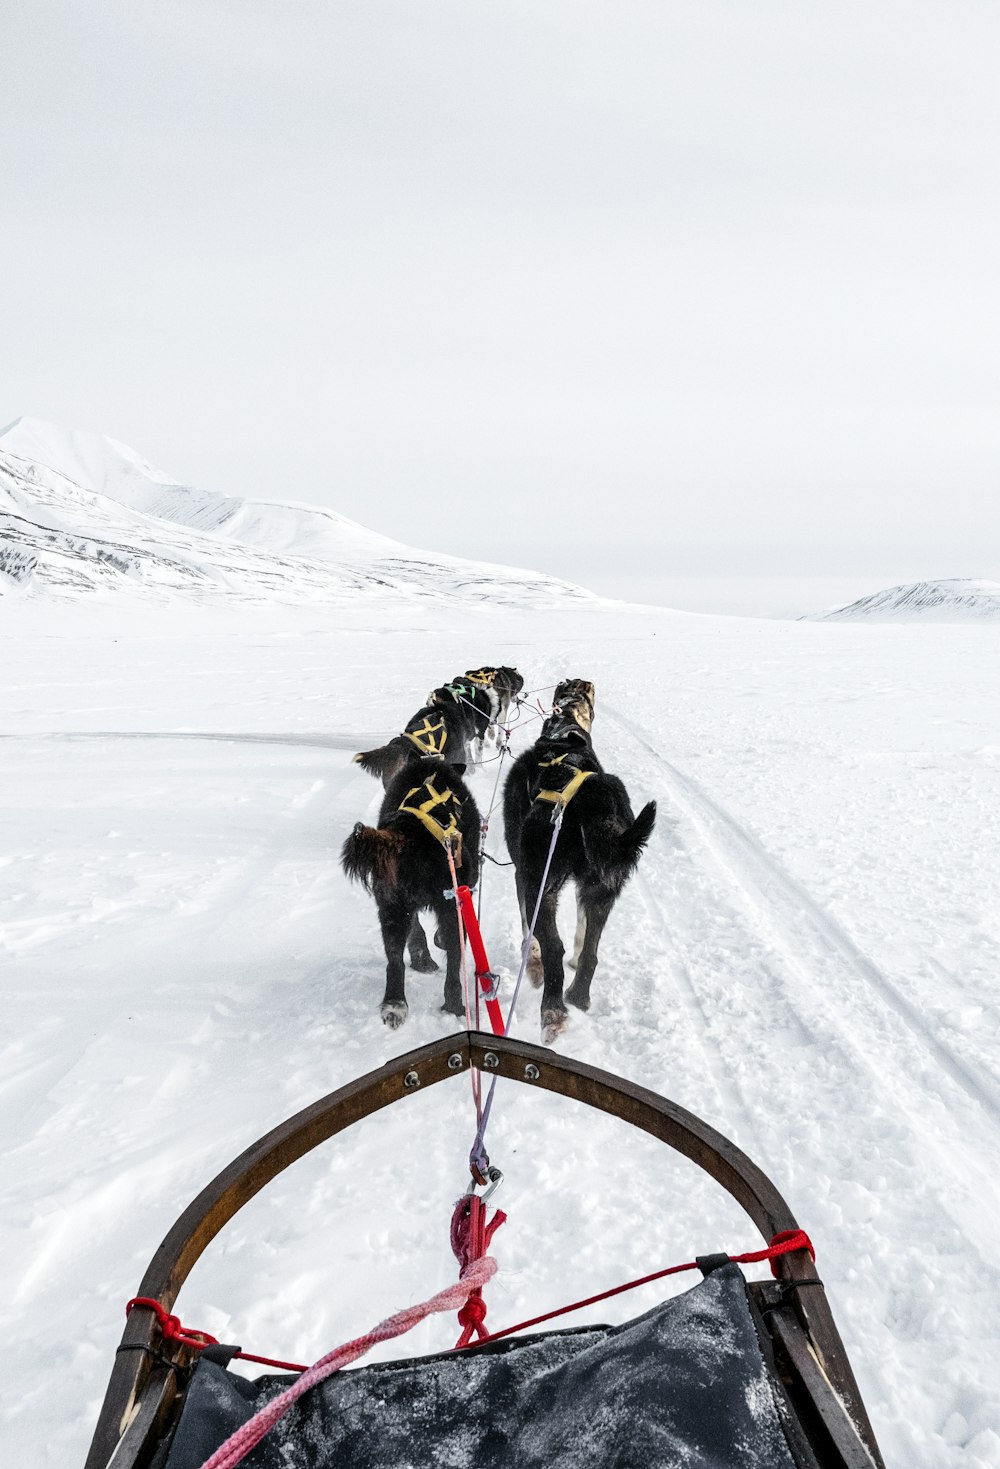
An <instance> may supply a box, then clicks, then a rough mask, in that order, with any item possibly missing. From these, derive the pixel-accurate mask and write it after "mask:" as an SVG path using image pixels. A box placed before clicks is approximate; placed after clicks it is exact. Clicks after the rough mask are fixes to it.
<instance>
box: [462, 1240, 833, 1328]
mask: <svg viewBox="0 0 1000 1469" xmlns="http://www.w3.org/2000/svg"><path fill="white" fill-rule="evenodd" d="M795 1250H808V1251H809V1254H810V1255H811V1256H812V1258H813V1260H815V1259H816V1252H815V1250H814V1249H813V1247H812V1242H811V1240H810V1239H809V1236H808V1235H807V1234H806V1232H805V1230H804V1229H785V1230H782V1231H781V1233H780V1234H776V1235H774V1236H772V1239H771V1243H770V1244H769V1245H768V1246H767V1248H766V1249H763V1250H750V1251H748V1253H747V1254H745V1255H730V1257H729V1258H730V1260H731V1261H732V1263H733V1264H734V1265H755V1264H757V1262H758V1261H760V1260H770V1261H771V1262H772V1263H771V1274H772V1275H773V1276H774V1277H775V1278H776V1279H777V1275H778V1272H777V1270H776V1269H775V1268H774V1263H773V1262H774V1261H775V1260H777V1259H778V1258H779V1257H780V1256H781V1255H790V1254H792V1253H793V1252H794V1251H795ZM698 1268H699V1267H698V1262H697V1260H691V1261H690V1262H688V1263H687V1264H685V1265H670V1266H669V1267H668V1268H667V1269H666V1270H655V1271H654V1272H653V1274H652V1275H643V1276H640V1278H639V1279H638V1280H630V1281H628V1283H627V1284H626V1285H615V1286H612V1288H611V1289H610V1290H602V1291H598V1293H597V1295H596V1296H587V1298H586V1299H585V1300H582V1301H574V1302H573V1303H572V1305H569V1306H558V1307H557V1308H556V1309H555V1310H554V1311H545V1312H543V1314H542V1315H541V1316H532V1317H531V1318H530V1320H528V1321H519V1322H518V1323H517V1325H516V1326H505V1327H504V1329H503V1330H502V1331H493V1332H483V1333H482V1337H483V1340H486V1341H498V1340H499V1339H500V1337H502V1336H513V1334H514V1332H515V1331H526V1330H527V1328H528V1327H529V1326H539V1325H541V1323H542V1322H543V1321H552V1320H553V1319H554V1318H555V1317H556V1316H568V1315H569V1313H570V1311H580V1310H582V1309H583V1307H584V1306H593V1305H596V1303H597V1302H598V1301H606V1300H609V1299H610V1297H611V1296H620V1295H623V1294H624V1292H625V1291H628V1290H635V1289H636V1288H637V1287H638V1286H640V1285H649V1284H650V1282H651V1281H654V1280H663V1279H664V1277H665V1276H667V1275H680V1274H681V1273H682V1272H683V1271H685V1270H697V1269H698ZM466 1345H468V1343H466V1342H463V1341H459V1343H458V1346H457V1347H456V1348H455V1350H456V1351H457V1350H459V1348H461V1347H465V1346H466Z"/></svg>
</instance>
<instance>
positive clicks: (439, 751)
mask: <svg viewBox="0 0 1000 1469" xmlns="http://www.w3.org/2000/svg"><path fill="white" fill-rule="evenodd" d="M403 734H404V736H405V738H406V739H408V740H409V741H410V742H411V744H414V745H416V747H417V749H418V750H419V751H420V753H421V755H429V756H431V757H434V756H438V757H440V756H443V755H444V747H445V745H446V744H447V742H448V731H447V729H446V728H445V724H444V720H443V719H439V720H438V722H437V724H432V723H431V721H430V717H428V718H427V719H425V720H424V722H423V724H422V725H421V726H420V728H419V729H404V730H403ZM438 736H440V738H437V737H438Z"/></svg>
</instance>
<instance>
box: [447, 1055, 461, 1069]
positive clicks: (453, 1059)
mask: <svg viewBox="0 0 1000 1469" xmlns="http://www.w3.org/2000/svg"><path fill="white" fill-rule="evenodd" d="M461 1065H462V1057H461V1056H460V1055H459V1053H458V1051H454V1052H453V1053H452V1054H451V1055H450V1056H449V1057H448V1070H449V1071H458V1070H459V1069H460V1068H461Z"/></svg>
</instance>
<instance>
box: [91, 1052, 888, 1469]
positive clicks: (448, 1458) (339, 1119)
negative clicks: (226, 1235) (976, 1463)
mask: <svg viewBox="0 0 1000 1469" xmlns="http://www.w3.org/2000/svg"><path fill="white" fill-rule="evenodd" d="M470 1071H471V1072H472V1073H473V1074H475V1073H480V1074H481V1075H482V1076H483V1077H487V1078H490V1077H500V1078H503V1079H504V1080H505V1081H509V1082H517V1083H519V1084H522V1085H527V1086H529V1087H535V1088H542V1089H543V1090H547V1091H551V1092H555V1093H558V1094H560V1095H562V1096H564V1097H568V1098H572V1099H574V1100H576V1101H578V1102H582V1103H584V1104H586V1105H588V1106H590V1107H594V1108H596V1109H597V1110H599V1111H602V1112H606V1113H609V1114H610V1115H612V1116H614V1117H616V1118H618V1119H620V1120H621V1121H622V1122H624V1123H627V1124H630V1125H631V1126H634V1127H638V1128H640V1129H642V1130H643V1131H645V1132H647V1133H649V1134H651V1135H652V1136H653V1137H655V1138H657V1139H659V1141H661V1142H663V1143H665V1144H667V1145H668V1146H669V1147H671V1148H673V1149H675V1150H676V1151H678V1152H679V1153H681V1154H683V1155H684V1156H685V1157H686V1158H688V1159H690V1160H692V1161H693V1162H694V1163H696V1164H697V1165H698V1166H699V1167H700V1168H702V1169H703V1170H704V1171H705V1172H706V1173H708V1174H709V1175H710V1176H711V1177H712V1178H713V1179H714V1180H715V1181H716V1182H717V1183H718V1184H719V1185H721V1187H723V1188H724V1189H726V1190H727V1191H728V1192H729V1193H730V1194H731V1195H732V1196H733V1198H734V1199H735V1200H736V1201H737V1202H738V1203H739V1204H740V1205H741V1206H742V1208H743V1209H744V1211H745V1212H746V1214H747V1215H748V1216H749V1218H750V1220H751V1221H752V1222H753V1224H754V1225H755V1227H756V1228H757V1230H759V1232H760V1233H761V1235H762V1236H763V1237H764V1240H765V1241H767V1242H769V1243H768V1244H767V1245H766V1247H765V1248H764V1249H763V1250H759V1251H756V1252H752V1253H751V1254H750V1255H749V1256H737V1257H735V1258H734V1259H730V1257H728V1256H725V1255H709V1256H703V1257H699V1258H698V1260H697V1261H696V1262H693V1265H691V1266H682V1267H676V1268H678V1269H687V1268H695V1267H697V1269H699V1270H700V1273H701V1279H700V1280H699V1282H698V1283H697V1284H696V1285H694V1286H693V1288H692V1289H691V1290H689V1291H687V1292H686V1293H685V1294H683V1295H680V1296H673V1297H671V1298H669V1299H667V1300H665V1301H664V1302H663V1303H662V1304H661V1305H659V1306H656V1307H654V1308H653V1309H652V1310H650V1311H647V1312H645V1313H644V1314H643V1315H641V1316H639V1317H638V1318H637V1319H636V1320H633V1321H631V1322H628V1323H626V1324H625V1325H623V1326H615V1327H595V1326H586V1327H583V1328H577V1329H572V1328H571V1329H568V1330H567V1329H565V1328H562V1329H548V1330H543V1331H540V1332H532V1333H530V1334H527V1335H523V1334H515V1335H511V1334H509V1333H508V1332H506V1331H504V1332H497V1333H495V1334H494V1335H493V1336H487V1337H486V1339H485V1340H484V1341H481V1342H480V1343H478V1344H476V1345H472V1346H468V1347H464V1348H463V1349H453V1350H452V1351H450V1352H444V1353H441V1354H439V1355H437V1356H430V1357H423V1358H417V1359H403V1360H396V1361H394V1362H378V1363H375V1364H372V1365H368V1366H361V1367H357V1368H354V1370H352V1371H335V1372H334V1373H333V1374H332V1375H330V1376H327V1377H326V1379H325V1381H322V1382H319V1383H317V1385H316V1386H311V1387H310V1388H309V1390H308V1391H307V1392H305V1393H304V1394H303V1395H302V1397H301V1400H300V1401H298V1402H296V1404H295V1406H294V1407H293V1408H292V1409H291V1411H289V1412H288V1413H287V1414H286V1416H285V1417H283V1418H282V1419H281V1421H280V1422H278V1423H277V1424H276V1426H275V1427H274V1428H273V1430H272V1432H271V1433H269V1434H267V1435H266V1436H262V1437H260V1436H259V1437H258V1438H257V1439H255V1440H253V1444H254V1445H255V1446H251V1448H250V1450H249V1452H247V1453H246V1457H233V1456H232V1454H231V1453H229V1451H228V1450H225V1451H224V1450H223V1449H220V1445H223V1444H229V1443H232V1442H233V1437H232V1436H233V1435H236V1436H237V1438H238V1436H239V1434H240V1433H244V1434H246V1433H247V1432H248V1431H249V1429H248V1423H249V1422H250V1421H251V1420H253V1421H256V1417H255V1415H257V1413H258V1410H259V1409H260V1408H261V1407H262V1405H263V1406H264V1410H265V1414H266V1412H267V1411H268V1405H271V1407H273V1406H274V1404H275V1403H276V1402H277V1399H278V1397H279V1396H282V1395H285V1396H287V1395H288V1394H289V1393H290V1392H291V1390H292V1388H291V1386H290V1385H294V1383H295V1382H296V1381H299V1382H302V1381H303V1379H302V1378H298V1379H297V1378H296V1377H295V1376H294V1375H288V1374H280V1373H278V1374H275V1373H268V1374H264V1375H262V1376H261V1377H259V1378H257V1379H256V1380H254V1381H251V1380H249V1379H247V1378H243V1377H237V1376H236V1375H235V1374H233V1373H232V1372H229V1371H227V1365H228V1361H229V1360H230V1359H231V1358H232V1356H233V1354H234V1353H235V1352H236V1351H237V1349H236V1348H234V1347H224V1346H220V1345H218V1344H215V1343H213V1342H212V1340H211V1339H210V1338H207V1337H206V1336H205V1335H204V1334H202V1333H197V1332H193V1331H191V1330H188V1329H185V1328H183V1327H181V1326H180V1323H179V1322H178V1319H177V1318H176V1317H175V1316H173V1315H172V1314H171V1313H172V1312H173V1308H174V1303H175V1301H176V1298H177V1295H178V1292H179V1291H180V1289H181V1286H182V1285H183V1283H184V1280H185V1278H186V1276H187V1275H188V1273H189V1272H190V1270H191V1268H192V1266H193V1265H194V1264H195V1262H196V1261H197V1260H198V1258H199V1257H200V1256H201V1254H202V1253H203V1251H204V1250H205V1248H206V1247H207V1246H208V1245H209V1243H210V1242H211V1240H212V1239H213V1238H214V1236H215V1235H217V1234H218V1233H219V1231H220V1230H221V1229H222V1228H223V1227H224V1225H226V1224H227V1223H228V1221H229V1220H231V1219H232V1218H233V1217H234V1215H235V1214H236V1213H237V1212H238V1210H239V1209H240V1208H241V1207H242V1206H243V1205H244V1204H245V1203H246V1202H247V1201H248V1200H249V1199H250V1198H251V1197H253V1195H254V1194H256V1193H257V1192H258V1191H259V1190H260V1189H262V1188H263V1187H264V1186H265V1185H266V1184H267V1183H268V1182H270V1180H272V1179H273V1178H275V1177H276V1176H277V1175H278V1174H279V1173H281V1172H282V1171H283V1170H284V1169H285V1168H287V1167H289V1166H290V1165H291V1164H292V1163H293V1162H295V1161H296V1160H297V1159H298V1158H300V1157H302V1156H303V1155H304V1154H305V1153H307V1152H309V1151H311V1150H312V1149H313V1148H316V1147H318V1146H319V1145H320V1144H321V1143H324V1142H326V1141H327V1140H328V1139H330V1138H332V1137H333V1136H335V1134H337V1133H339V1132H341V1131H343V1130H344V1129H345V1128H347V1127H350V1126H351V1125H352V1124H353V1123H355V1122H358V1121H360V1120H361V1119H362V1118H364V1117H367V1116H369V1115H370V1114H372V1113H374V1112H376V1111H379V1110H380V1109H382V1108H383V1107H387V1106H389V1105H391V1104H393V1103H396V1102H405V1101H406V1099H407V1098H408V1097H411V1096H413V1095H415V1094H416V1093H417V1092H418V1091H421V1092H422V1091H425V1090H426V1088H428V1087H430V1086H436V1085H437V1084H438V1083H440V1082H444V1081H447V1080H449V1079H453V1078H455V1077H459V1076H461V1075H462V1074H463V1073H469V1072H470ZM483 1182H484V1183H485V1184H486V1185H487V1187H488V1186H489V1179H488V1177H484V1179H483ZM477 1202H482V1201H481V1200H478V1199H477ZM457 1214H458V1210H456V1216H457ZM484 1215H485V1204H484V1203H483V1205H482V1210H481V1211H480V1219H481V1218H482V1217H484ZM480 1233H481V1236H482V1231H480ZM488 1234H489V1230H487V1231H486V1235H485V1237H486V1238H488ZM482 1243H483V1240H482V1237H481V1238H480V1241H479V1244H480V1249H479V1251H478V1258H477V1259H474V1260H473V1265H474V1267H475V1266H479V1267H481V1266H483V1265H484V1264H485V1263H486V1260H485V1258H484V1257H483V1253H482ZM456 1253H457V1251H456ZM472 1254H473V1256H476V1254H477V1252H476V1251H473V1252H472ZM742 1260H748V1261H765V1260H766V1261H767V1262H768V1263H769V1264H770V1267H771V1275H770V1277H769V1278H767V1279H764V1280H750V1281H747V1280H746V1279H745V1278H744V1275H743V1273H742V1270H741V1268H740V1264H739V1263H738V1262H739V1261H742ZM490 1263H491V1264H492V1262H490ZM668 1273H673V1272H672V1271H660V1272H657V1274H658V1275H662V1274H668ZM486 1278H488V1277H487V1276H486V1273H485V1272H484V1271H483V1270H482V1269H480V1270H479V1272H478V1274H477V1273H476V1269H475V1268H474V1269H473V1270H472V1271H471V1272H470V1273H469V1274H468V1275H467V1276H466V1274H465V1272H463V1279H465V1280H466V1284H465V1287H464V1291H463V1289H462V1288H461V1282H460V1285H459V1288H457V1296H458V1297H462V1298H463V1299H466V1301H467V1303H470V1302H471V1301H472V1300H473V1298H474V1297H475V1296H476V1295H478V1291H474V1290H470V1287H469V1285H468V1280H472V1279H475V1280H478V1281H480V1282H482V1281H484V1280H485V1279H486ZM651 1278H655V1277H646V1278H645V1279H646V1280H649V1279H651ZM636 1283H638V1282H633V1284H636ZM621 1289H624V1287H622V1288H621ZM451 1291H452V1296H453V1297H454V1296H455V1293H456V1287H451ZM614 1293H616V1292H614V1291H611V1292H607V1293H605V1294H614ZM446 1295H447V1292H442V1293H441V1299H444V1297H445V1296H446ZM456 1299H457V1297H456ZM594 1299H597V1298H591V1301H593V1300H594ZM434 1300H435V1302H437V1301H438V1298H434ZM590 1303H591V1302H585V1303H577V1304H578V1305H581V1304H590ZM130 1306H131V1310H130V1311H129V1313H128V1315H127V1319H126V1324H125V1330H124V1334H123V1337H122V1341H121V1346H120V1347H119V1349H118V1352H117V1355H116V1358H115V1362H114V1367H113V1370H112V1374H111V1379H110V1382H109V1385H108V1389H107V1394H106V1397H105V1400H104V1405H103V1408H102V1410H101V1413H100V1417H99V1421H98V1424H97V1428H96V1432H95V1434H94V1439H93V1443H92V1445H91V1449H90V1453H89V1456H88V1458H87V1461H86V1469H201V1466H202V1465H204V1464H208V1463H212V1464H213V1465H229V1464H235V1463H238V1462H242V1463H244V1464H245V1465H246V1466H247V1469H279V1466H280V1469H287V1466H294V1469H325V1466H328V1465H329V1466H333V1465H336V1466H338V1469H390V1466H404V1465H405V1466H411V1465H432V1464H449V1465H463V1466H464V1465H469V1466H470V1469H471V1466H476V1469H480V1466H482V1469H513V1466H515V1465H516V1466H519V1469H521V1466H535V1465H538V1466H541V1465H543V1464H544V1465H546V1466H567V1469H568V1466H570V1465H572V1466H573V1469H598V1466H612V1465H613V1466H615V1469H631V1466H635V1469H639V1466H643V1469H655V1466H658V1465H663V1466H666V1465H674V1464H679V1463H683V1464H685V1465H690V1466H702V1469H737V1466H739V1469H872V1466H873V1465H874V1466H876V1469H883V1461H882V1458H881V1455H880V1453H879V1449H878V1445H877V1443H876V1440H875V1436H874V1434H873V1431H872V1427H871V1424H870V1422H869V1419H868V1416H867V1413H866V1411H865V1407H864V1404H863V1402H862V1399H861V1395H860V1393H859V1391H858V1386H857V1383H856V1381H855V1378H854V1375H853V1372H852V1370H851V1366H850V1363H849V1361H848V1358H847V1354H846V1352H845V1350H844V1346H843V1343H842V1341H841V1339H840V1336H839V1334H838V1331H837V1327H836V1325H835V1323H834V1320H833V1317H832V1315H831V1312H830V1308H829V1305H828V1303H827V1299H826V1294H825V1291H824V1288H823V1284H822V1282H821V1280H820V1278H819V1276H818V1274H817V1270H816V1266H815V1264H814V1261H813V1257H812V1252H811V1247H810V1245H809V1241H808V1238H807V1237H806V1236H805V1235H804V1234H803V1233H802V1231H801V1230H800V1229H799V1227H798V1225H797V1223H796V1221H795V1219H794V1218H793V1217H792V1214H791V1211H790V1210H789V1208H788V1205H787V1204H786V1203H785V1201H784V1199H783V1198H782V1197H781V1195H780V1193H779V1192H778V1191H777V1189H776V1188H775V1187H774V1185H773V1184H772V1183H771V1182H770V1180H769V1179H768V1178H767V1177H766V1176H765V1175H764V1174H763V1173H762V1172H761V1170H760V1169H759V1168H758V1167H757V1166H756V1165H755V1164H754V1163H753V1162H751V1160H750V1159H749V1158H748V1157H747V1156H746V1155H745V1154H744V1153H742V1152H741V1151H740V1150H739V1149H738V1148H737V1147H735V1146H734V1144H732V1143H731V1142H729V1141H728V1140H727V1139H726V1138H725V1137H723V1136H722V1135H721V1134H720V1133H718V1132H716V1131H715V1130H714V1129H713V1128H711V1127H709V1126H708V1125H707V1124H706V1123H705V1122H703V1121H701V1120H700V1119H699V1118H697V1117H696V1116H694V1115H693V1114H692V1113H690V1112H687V1111H685V1110H684V1109H682V1108H681V1107H678V1106H677V1105H675V1104H674V1103H673V1102H669V1101H666V1100H664V1099H663V1098H662V1097H660V1096H657V1095H656V1094H655V1093H654V1092H651V1091H648V1090H645V1089H643V1088H642V1087H639V1086H636V1085H634V1084H632V1083H631V1082H627V1081H623V1080H621V1079H620V1078H618V1077H615V1076H612V1075H610V1074H609V1073H607V1072H603V1071H600V1070H597V1069H595V1068H593V1067H591V1066H587V1065H583V1064H581V1063H579V1062H576V1061H573V1060H570V1059H568V1058H567V1057H565V1056H562V1055H558V1054H555V1053H554V1052H552V1051H551V1050H549V1049H545V1048H541V1047H537V1046H532V1045H528V1044H526V1043H524V1042H521V1041H517V1040H513V1039H511V1038H504V1037H503V1036H491V1035H487V1034H483V1033H479V1032H476V1031H463V1032H461V1033H459V1034H458V1035H454V1036H451V1037H448V1038H444V1039H441V1040H438V1041H435V1042H433V1043H432V1044H430V1045H427V1046H424V1047H422V1048H420V1049H418V1050H414V1051H411V1052H410V1053H409V1054H408V1055H405V1056H402V1057H400V1058H399V1059H398V1060H395V1061H392V1062H390V1063H389V1064H388V1065H385V1066H383V1067H381V1068H380V1069H379V1070H376V1071H373V1072H371V1073H370V1074H369V1075H367V1076H364V1077H362V1078H361V1079H359V1080H357V1081H353V1082H351V1083H349V1084H348V1085H347V1086H344V1087H341V1088H340V1089H339V1090H337V1091H335V1092H333V1093H331V1094H330V1095H329V1096H327V1097H324V1098H323V1099H321V1100H320V1101H318V1102H316V1103H314V1104H313V1105H312V1106H310V1107H307V1108H306V1109H305V1110H304V1111H301V1112H299V1113H298V1114H297V1115H296V1116H295V1117H292V1118H291V1119H290V1120H289V1121H287V1122H285V1123H283V1124H282V1125H281V1126H279V1127H277V1128H275V1129H274V1130H273V1131H272V1132H270V1133H268V1134H267V1135H266V1136H265V1137H263V1138H261V1139H260V1141H258V1142H256V1143H254V1144H253V1145H252V1146H251V1147H250V1148H248V1149H247V1151H246V1152H244V1153H243V1154H242V1155H241V1156H240V1157H239V1158H237V1159H236V1160H235V1161H234V1162H233V1163H232V1164H230V1165H229V1167H228V1168H226V1169H224V1170H223V1171H222V1172H221V1173H220V1174H219V1175H218V1177H216V1178H215V1179H214V1180H213V1181H212V1182H211V1183H210V1184H209V1185H208V1187H207V1188H205V1189H204V1190H203V1192H202V1193H201V1194H199V1195H198V1197H197V1198H196V1199H195V1200H194V1201H193V1203H192V1204H191V1205H190V1206H189V1207H188V1208H187V1209H186V1210H185V1212H184V1213H183V1214H182V1215H181V1217H180V1218H179V1219H178V1221H177V1223H176V1224H175V1225H174V1226H173V1228H172V1229H171V1230H170V1232H169V1233H168V1235H167V1237H166V1238H165V1240H164V1241H163V1243H162V1244H161V1246H160V1248H159V1249H158V1250H157V1252H156V1254H155V1255H154V1256H153V1259H152V1261H151V1263H150V1265H149V1267H148V1269H147V1271H146V1273H145V1275H144V1277H143V1279H142V1282H141V1284H140V1286H139V1288H138V1292H137V1297H136V1298H135V1300H134V1301H133V1302H131V1303H130ZM428 1306H429V1307H430V1308H431V1309H435V1310H443V1309H445V1307H444V1306H442V1305H441V1304H440V1303H438V1304H434V1303H433V1302H431V1303H428ZM449 1308H450V1309H452V1310H454V1309H455V1304H454V1301H452V1303H451V1304H450V1307H449ZM484 1314H485V1312H481V1313H480V1314H479V1316H478V1318H477V1315H476V1312H474V1311H471V1315H467V1316H463V1315H462V1314H460V1320H463V1319H465V1320H467V1321H468V1322H470V1323H471V1324H469V1325H467V1329H466V1332H465V1333H463V1336H466V1337H467V1336H471V1334H472V1327H473V1326H475V1325H476V1323H477V1320H478V1329H479V1331H480V1335H481V1336H485V1331H484V1329H483V1328H482V1315H484ZM550 1314H551V1315H553V1316H557V1315H559V1314H560V1313H558V1312H554V1313H550ZM394 1319H395V1318H394ZM539 1319H544V1318H536V1321H534V1322H527V1323H521V1327H525V1326H527V1327H531V1326H534V1325H536V1324H537V1322H538V1320H539ZM520 1329H521V1328H520V1327H518V1328H512V1329H511V1330H512V1331H514V1332H517V1331H519V1330H520ZM241 1355H243V1354H241ZM355 1355H358V1353H356V1354H355ZM251 1360H258V1361H259V1360H261V1359H251ZM324 1360H326V1359H324ZM312 1370H313V1372H315V1369H312ZM306 1377H307V1378H308V1374H306ZM244 1452H246V1450H245V1445H244ZM227 1454H228V1457H227ZM220 1455H221V1457H220Z"/></svg>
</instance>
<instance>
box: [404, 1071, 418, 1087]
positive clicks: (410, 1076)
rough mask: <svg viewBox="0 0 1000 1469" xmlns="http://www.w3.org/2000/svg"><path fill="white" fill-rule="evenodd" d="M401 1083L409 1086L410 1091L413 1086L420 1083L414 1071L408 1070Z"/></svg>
mask: <svg viewBox="0 0 1000 1469" xmlns="http://www.w3.org/2000/svg"><path fill="white" fill-rule="evenodd" d="M403 1085H404V1086H406V1087H409V1088H410V1090H411V1091H412V1090H413V1088H414V1087H415V1086H419V1085H420V1077H419V1076H418V1075H417V1073H416V1072H415V1071H408V1072H407V1073H406V1075H405V1076H404V1077H403Z"/></svg>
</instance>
